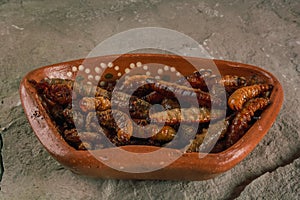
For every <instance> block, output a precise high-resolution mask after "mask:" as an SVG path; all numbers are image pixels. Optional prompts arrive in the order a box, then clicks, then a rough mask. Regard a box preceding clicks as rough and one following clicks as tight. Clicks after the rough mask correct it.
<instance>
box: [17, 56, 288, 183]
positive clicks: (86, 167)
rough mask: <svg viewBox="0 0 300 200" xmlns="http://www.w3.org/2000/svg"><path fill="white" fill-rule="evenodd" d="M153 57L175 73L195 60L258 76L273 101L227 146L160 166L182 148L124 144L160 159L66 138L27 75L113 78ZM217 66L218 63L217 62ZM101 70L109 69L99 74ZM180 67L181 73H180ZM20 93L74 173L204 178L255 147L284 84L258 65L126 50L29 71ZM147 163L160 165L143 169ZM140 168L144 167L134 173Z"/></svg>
mask: <svg viewBox="0 0 300 200" xmlns="http://www.w3.org/2000/svg"><path fill="white" fill-rule="evenodd" d="M148 63H159V64H160V65H162V69H164V70H167V71H168V72H170V71H174V76H176V75H179V73H180V74H183V75H188V74H191V73H192V72H193V71H194V70H195V68H193V67H192V66H201V68H203V69H204V70H207V69H209V70H211V71H212V73H220V74H221V75H226V74H231V75H238V76H244V77H246V78H250V77H253V76H255V77H256V78H257V79H259V80H262V81H264V82H266V83H269V84H272V85H273V86H274V87H273V91H272V93H271V96H270V100H271V102H272V103H271V105H270V106H269V107H267V108H266V109H265V110H264V112H263V113H262V115H261V117H260V119H259V120H257V121H256V122H255V123H254V124H253V125H252V127H251V128H250V129H249V130H248V131H247V132H246V133H245V135H244V136H243V137H242V138H241V139H240V140H239V141H238V142H236V143H235V144H234V145H233V146H231V147H230V148H228V149H226V150H225V151H223V152H220V153H208V154H207V155H203V156H201V154H199V153H183V154H180V155H179V156H178V158H176V159H175V160H173V161H172V162H170V163H169V164H168V165H164V166H163V167H161V166H162V165H163V163H164V162H162V161H164V160H165V161H166V162H167V161H168V158H169V157H170V155H178V150H176V149H170V148H159V147H154V146H142V145H128V146H123V147H122V150H124V151H126V152H131V153H133V154H134V153H140V154H139V155H140V156H141V158H142V157H143V156H144V155H145V157H146V154H147V153H149V152H155V151H157V154H156V156H155V157H156V158H157V159H158V160H155V159H147V158H146V159H133V158H132V157H131V156H129V155H130V154H125V156H124V154H122V152H120V150H119V149H120V148H117V147H113V148H107V149H100V150H93V151H82V150H76V149H74V148H73V147H71V146H70V145H69V144H67V143H66V141H65V140H64V139H63V138H62V136H61V135H60V133H59V132H58V130H57V127H56V125H55V124H54V123H53V121H52V120H51V118H50V116H49V115H48V113H47V112H46V111H45V109H44V108H43V106H42V104H41V102H40V99H39V98H38V95H37V92H36V90H35V88H33V87H32V85H31V84H30V83H29V81H28V80H36V81H40V80H42V79H44V78H61V79H73V80H74V79H75V78H77V77H76V76H78V73H81V74H82V76H83V78H86V79H87V80H89V81H91V82H92V81H99V79H100V80H102V79H110V80H111V79H116V78H118V77H121V76H123V75H124V74H125V75H126V73H128V71H129V70H132V69H134V68H135V67H136V68H138V67H140V68H141V69H144V70H145V72H146V71H148V68H151V65H150V64H149V65H148ZM145 66H147V67H145ZM214 66H216V67H215V68H214ZM101 70H102V71H103V72H104V73H103V74H101V75H99V72H100V71H101ZM175 70H177V71H178V72H179V73H177V72H176V73H175ZM216 70H218V72H216ZM158 74H159V75H163V74H164V72H162V71H161V70H160V71H158ZM171 79H172V77H171ZM20 96H21V101H22V105H23V108H24V110H25V114H26V116H27V118H28V121H29V122H30V124H31V126H32V128H33V130H34V132H35V134H36V136H37V137H38V139H39V140H40V142H41V143H42V145H43V146H44V147H45V148H46V149H47V151H48V152H49V153H50V154H51V155H52V156H53V157H54V158H55V159H56V160H57V161H58V162H59V163H61V164H62V165H64V166H65V167H67V168H69V169H70V170H71V171H73V172H74V173H77V174H82V175H86V176H91V177H97V178H114V179H160V180H205V179H210V178H213V177H215V176H217V175H219V174H221V173H223V172H225V171H227V170H229V169H231V168H232V167H234V166H235V165H236V164H238V163H239V162H240V161H241V160H243V159H244V158H245V157H246V156H247V155H248V154H249V153H250V152H251V151H252V150H253V149H254V148H255V146H256V145H257V144H258V143H259V142H260V140H261V139H262V138H263V137H264V135H265V134H266V133H267V132H268V130H269V129H270V127H271V126H272V124H273V122H274V121H275V119H276V116H277V114H278V113H279V111H280V108H281V105H282V101H283V90H282V87H281V85H280V83H279V82H278V80H277V79H276V78H275V77H274V76H273V75H272V74H271V73H269V72H267V71H266V70H264V69H261V68H259V67H256V66H251V65H247V64H242V63H236V62H230V61H223V60H209V59H201V58H191V57H180V56H175V55H164V54H127V55H121V56H117V55H112V56H102V57H96V58H89V59H85V60H83V59H81V60H75V61H70V62H64V63H59V64H54V65H50V66H46V67H42V68H39V69H36V70H34V71H31V72H30V73H28V74H27V75H26V76H25V77H24V79H23V80H22V82H21V85H20ZM159 150H160V151H159ZM127 155H128V156H127ZM199 155H200V156H199ZM99 158H100V159H99ZM107 160H109V161H110V164H112V165H113V166H118V167H119V168H118V167H111V166H110V165H108V164H107V163H106V162H105V161H107ZM159 160H160V162H159ZM146 168H147V169H148V168H149V169H150V168H151V169H155V170H149V171H147V170H143V169H146ZM126 169H128V170H126ZM135 169H136V171H138V172H139V173H132V172H133V171H134V170H135Z"/></svg>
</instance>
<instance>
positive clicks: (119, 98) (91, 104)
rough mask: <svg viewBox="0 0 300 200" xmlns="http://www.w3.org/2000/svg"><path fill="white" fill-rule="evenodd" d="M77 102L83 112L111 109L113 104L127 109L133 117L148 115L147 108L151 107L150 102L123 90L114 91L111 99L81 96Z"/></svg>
mask: <svg viewBox="0 0 300 200" xmlns="http://www.w3.org/2000/svg"><path fill="white" fill-rule="evenodd" d="M128 100H130V101H129V106H128V104H126V101H128ZM79 104H80V108H81V110H82V111H83V112H90V111H93V110H95V109H96V110H97V111H104V110H108V109H111V106H112V105H114V106H116V107H117V108H118V109H121V110H128V109H129V112H130V114H131V116H132V117H135V118H146V117H147V116H148V110H149V108H150V107H151V104H149V103H148V102H146V101H144V100H142V99H139V98H137V97H135V96H129V95H128V94H125V93H123V92H115V93H114V99H113V100H112V101H110V100H109V99H107V98H106V97H103V96H98V97H95V98H93V97H83V98H82V99H81V101H80V103H79Z"/></svg>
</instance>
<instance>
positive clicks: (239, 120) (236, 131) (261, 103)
mask: <svg viewBox="0 0 300 200" xmlns="http://www.w3.org/2000/svg"><path fill="white" fill-rule="evenodd" d="M269 104H270V100H269V99H266V98H255V99H250V100H249V101H248V102H247V103H246V104H245V106H244V107H243V108H242V110H240V111H239V112H238V113H237V115H236V116H235V117H234V119H233V120H232V122H231V125H230V126H229V131H228V133H227V137H226V146H227V147H230V146H231V145H233V144H234V143H236V142H237V141H238V140H239V139H240V138H241V137H242V136H243V134H244V133H245V131H246V130H247V128H248V127H249V126H250V125H249V122H250V121H251V120H252V117H253V116H254V113H255V112H256V111H258V110H263V109H265V108H266V107H267V106H268V105H269Z"/></svg>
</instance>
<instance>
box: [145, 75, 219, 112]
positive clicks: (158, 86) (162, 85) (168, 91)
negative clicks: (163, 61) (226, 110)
mask: <svg viewBox="0 0 300 200" xmlns="http://www.w3.org/2000/svg"><path fill="white" fill-rule="evenodd" d="M146 82H147V83H149V84H150V86H151V89H152V90H154V91H157V92H158V93H160V94H162V95H164V96H165V97H168V98H174V97H176V96H177V97H178V98H181V99H184V100H185V101H189V100H190V99H195V98H197V100H198V103H199V105H200V106H206V107H210V106H211V96H210V95H209V93H207V92H203V91H202V90H200V89H193V88H189V87H186V86H182V85H178V84H176V83H170V82H166V81H162V80H155V79H153V78H148V79H147V80H146ZM212 100H213V101H214V103H216V104H217V105H222V103H223V102H222V100H221V99H219V98H214V99H212Z"/></svg>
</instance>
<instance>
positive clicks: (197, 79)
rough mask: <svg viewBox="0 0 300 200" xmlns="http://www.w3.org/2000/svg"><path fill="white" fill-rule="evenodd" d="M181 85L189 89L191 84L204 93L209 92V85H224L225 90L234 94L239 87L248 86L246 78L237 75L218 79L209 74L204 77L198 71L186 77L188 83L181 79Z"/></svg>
mask: <svg viewBox="0 0 300 200" xmlns="http://www.w3.org/2000/svg"><path fill="white" fill-rule="evenodd" d="M178 83H179V84H184V85H185V86H187V87H189V85H188V84H190V85H191V86H192V87H193V88H198V89H201V90H202V91H205V92H208V87H207V86H208V85H214V84H222V85H224V87H225V90H226V91H228V92H232V91H233V90H236V89H237V88H239V87H243V86H246V85H247V81H246V78H245V77H240V76H236V75H225V76H222V77H221V78H220V79H217V78H216V76H215V75H211V74H209V75H208V76H203V75H202V73H200V72H198V71H196V72H194V73H193V74H191V75H189V76H186V81H184V80H183V79H180V80H179V81H178Z"/></svg>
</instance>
